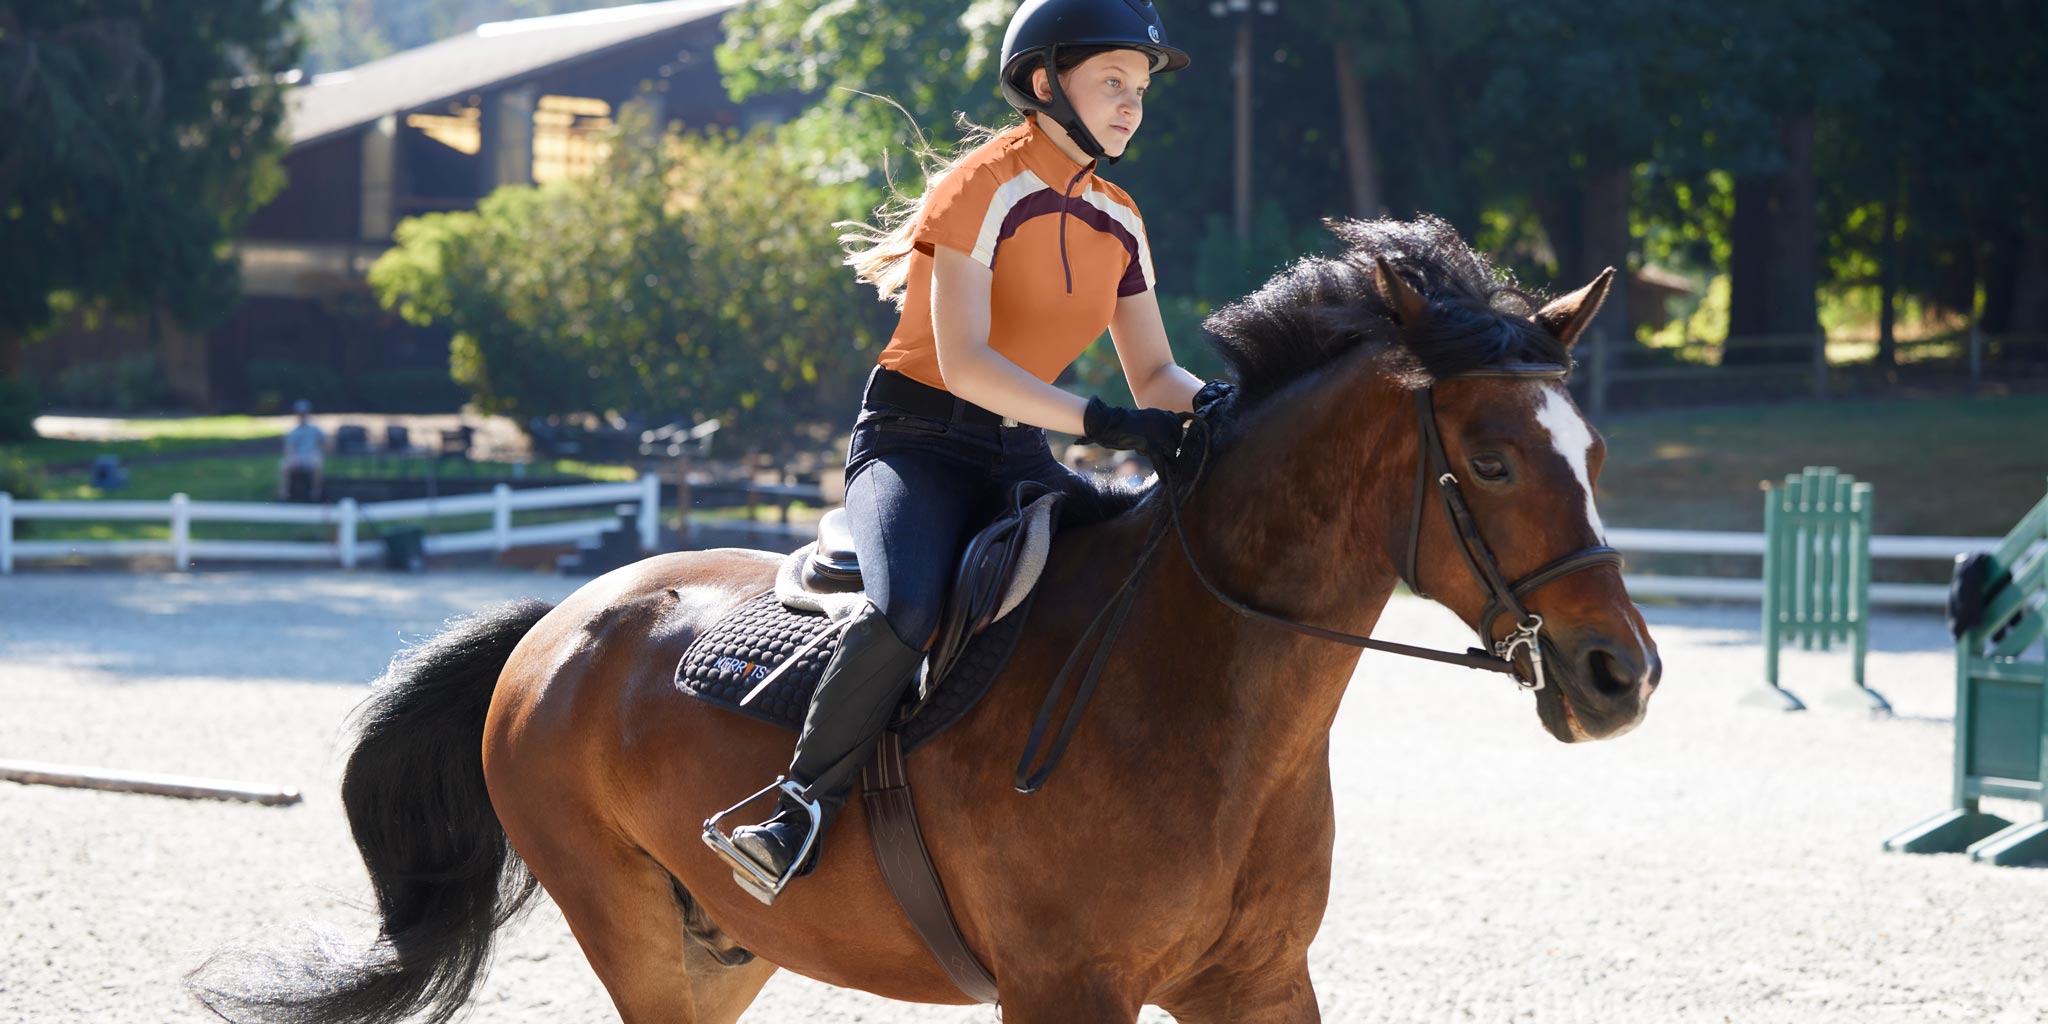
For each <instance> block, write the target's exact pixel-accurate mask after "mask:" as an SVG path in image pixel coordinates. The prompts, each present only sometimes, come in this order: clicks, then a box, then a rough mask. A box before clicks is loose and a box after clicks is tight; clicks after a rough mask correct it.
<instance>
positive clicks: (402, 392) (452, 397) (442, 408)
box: [352, 370, 469, 412]
mask: <svg viewBox="0 0 2048 1024" xmlns="http://www.w3.org/2000/svg"><path fill="white" fill-rule="evenodd" d="M355 393H356V400H355V402H353V403H352V404H353V405H354V406H355V407H356V408H359V409H362V410H364V411H366V412H455V411H456V410H458V409H461V408H462V403H463V401H464V400H466V399H467V398H468V397H469V395H468V394H467V393H466V392H464V391H463V390H462V387H461V385H459V384H456V383H455V381H454V379H453V378H451V377H449V376H448V371H446V370H381V371H378V372H376V373H366V374H363V375H362V376H361V377H359V378H357V379H356V387H355Z"/></svg>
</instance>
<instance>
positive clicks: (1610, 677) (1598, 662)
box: [1586, 648, 1640, 697]
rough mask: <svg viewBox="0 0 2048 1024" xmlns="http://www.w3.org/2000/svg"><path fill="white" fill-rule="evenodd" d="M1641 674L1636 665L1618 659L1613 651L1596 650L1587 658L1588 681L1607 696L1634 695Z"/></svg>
mask: <svg viewBox="0 0 2048 1024" xmlns="http://www.w3.org/2000/svg"><path fill="white" fill-rule="evenodd" d="M1639 674H1640V673H1638V672H1637V670H1636V668H1635V666H1634V665H1631V664H1630V663H1628V662H1627V661H1624V660H1623V659H1621V658H1619V657H1616V656H1615V654H1614V652H1613V651H1609V650H1604V649H1600V648H1595V649H1594V650H1593V651H1592V652H1591V653H1590V654H1588V655H1587V656H1586V679H1587V680H1588V681H1589V682H1591V683H1592V684H1593V688H1594V689H1595V690H1598V691H1599V692H1600V693H1602V694H1604V695H1606V696H1609V697H1620V696H1623V695H1625V694H1630V693H1634V692H1635V690H1636V677H1637V676H1638V675H1639Z"/></svg>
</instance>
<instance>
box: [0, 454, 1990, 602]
mask: <svg viewBox="0 0 2048 1024" xmlns="http://www.w3.org/2000/svg"><path fill="white" fill-rule="evenodd" d="M660 496H661V485H660V483H659V481H658V480H657V479H656V478H655V477H654V476H652V475H645V476H642V477H641V478H640V479H639V480H637V481H634V482H632V483H616V484H577V485H575V486H570V487H549V488H542V489H534V490H525V491H515V490H512V489H511V488H510V487H507V486H506V485H504V484H499V485H498V486H497V488H496V489H494V490H493V491H492V492H491V493H489V494H472V495H464V496H462V497H454V498H415V499H408V500H405V501H380V502H373V503H370V504H364V505H358V504H357V503H356V502H354V501H352V500H349V499H343V500H341V501H339V502H336V503H335V504H332V505H280V504H269V503H263V502H226V501H189V500H187V499H186V497H185V496H184V495H182V494H178V495H173V496H172V497H171V500H169V501H15V500H13V499H12V498H11V497H9V496H8V495H6V494H0V573H5V572H12V571H14V560H15V559H16V558H61V557H66V556H72V555H88V556H91V555H100V556H107V555H113V556H121V555H166V556H169V557H170V559H171V561H172V562H173V563H174V564H176V565H177V566H178V568H180V569H184V568H187V567H189V566H190V565H191V562H192V559H194V558H218V559H223V560H231V561H255V560H266V561H292V562H336V563H339V564H340V565H342V566H344V567H352V566H354V565H356V564H357V563H358V562H360V561H362V560H364V559H366V558H369V559H374V558H378V557H381V556H382V555H383V552H384V542H383V541H381V540H363V539H360V538H359V536H358V534H359V533H360V532H361V530H362V528H363V527H364V526H365V525H366V524H369V525H371V526H372V527H374V525H375V524H377V523H388V522H396V521H404V520H419V519H431V518H434V517H437V516H453V515H470V514H480V513H486V512H488V513H490V514H491V528H490V529H488V530H477V531H473V532H469V533H441V534H432V535H429V536H427V537H426V538H425V548H426V553H427V554H430V555H431V554H448V553H453V552H461V551H505V550H508V549H510V548H514V547H521V546H525V545H535V544H561V543H566V542H570V541H582V540H587V539H595V538H596V537H597V536H598V535H600V534H602V533H604V532H606V531H608V530H616V529H618V528H619V518H618V517H617V516H601V517H596V518H590V519H577V520H573V521H570V522H558V523H541V524H536V525H532V526H514V525H512V513H514V512H515V511H522V510H527V509H543V508H574V507H578V506H585V505H615V504H618V503H619V502H622V501H637V502H638V503H639V505H640V514H639V523H638V525H639V528H640V544H641V547H642V548H645V549H647V550H653V548H654V546H655V543H656V538H657V536H658V531H659V529H660V521H659V514H660V500H661V498H660ZM28 519H45V520H49V519H69V520H99V521H106V520H131V521H133V520H142V521H152V520H154V521H157V522H168V523H169V524H170V532H171V537H170V539H169V540H98V541H90V540H44V541H36V540H17V539H15V537H14V524H15V523H16V522H17V521H22V520H28ZM195 522H239V523H307V524H316V525H330V526H332V527H334V540H333V542H332V543H328V542H318V541H256V540H236V541H229V540H193V539H192V536H191V524H193V523H195ZM755 526H756V528H757V529H760V530H763V531H764V532H766V531H774V532H783V531H787V530H790V529H792V528H789V527H773V526H770V525H768V524H755ZM793 529H794V530H796V531H800V532H802V533H806V534H807V533H808V532H809V531H811V530H812V529H814V527H812V526H810V525H808V524H806V525H802V526H798V527H794V528H793ZM1998 540H1999V539H1998V538H1997V537H1872V538H1871V539H1870V554H1871V558H1872V559H1873V560H1878V559H1908V560H1920V561H1942V562H1946V561H1949V560H1951V559H1953V558H1954V557H1955V556H1956V555H1957V554H1959V553H1961V552H1965V551H1986V550H1990V549H1991V548H1993V547H1996V546H1997V545H1998ZM1607 542H1608V543H1609V544H1611V545H1613V546H1614V547H1616V548H1618V549H1620V550H1621V551H1622V552H1623V553H1625V554H1716V555H1755V556H1759V557H1761V556H1762V555H1763V553H1764V535H1763V534H1761V533H1736V532H1728V531H1718V530H1638V529H1628V528H1615V529H1611V530H1609V531H1607ZM1625 579H1626V581H1627V583H1628V588H1629V592H1630V593H1632V594H1636V595H1640V596H1644V597H1702V598H1714V599H1722V600H1750V601H1755V600H1761V599H1762V597H1763V592H1764V590H1763V581H1762V580H1761V579H1748V578H1740V577H1728V576H1715V577H1707V576H1650V575H1641V574H1630V575H1628V576H1627V577H1625ZM1947 599H1948V588H1947V587H1945V586H1942V585H1939V584H1931V583H1873V584H1871V586H1870V600H1871V603H1872V604H1884V605H1904V606H1909V607H1939V606H1941V605H1942V604H1943V602H1945V601H1946V600H1947Z"/></svg>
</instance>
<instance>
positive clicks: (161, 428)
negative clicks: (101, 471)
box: [0, 416, 284, 467]
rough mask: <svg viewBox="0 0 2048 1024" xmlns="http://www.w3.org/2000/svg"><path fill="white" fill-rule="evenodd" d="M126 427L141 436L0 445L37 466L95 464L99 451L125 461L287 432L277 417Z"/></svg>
mask: <svg viewBox="0 0 2048 1024" xmlns="http://www.w3.org/2000/svg"><path fill="white" fill-rule="evenodd" d="M122 426H123V427H124V428H126V429H127V430H129V431H131V432H133V433H136V434H139V435H142V436H140V437H137V438H135V439H132V440H122V441H75V440H70V439H67V438H57V437H39V438H36V439H34V440H32V441H23V442H21V443H19V444H10V445H0V452H8V453H12V454H14V455H16V456H18V457H20V458H22V459H24V460H26V461H28V462H30V463H31V464H33V465H36V466H42V467H48V466H68V465H78V464H82V463H90V462H91V461H92V460H93V458H94V457H95V456H99V455H118V456H120V457H121V459H122V461H124V462H126V461H129V460H133V459H140V458H148V457H153V456H160V455H181V454H188V453H193V452H203V451H208V450H211V449H215V448H224V447H227V446H229V445H235V444H242V443H245V442H249V441H260V440H263V439H265V438H282V437H284V430H283V429H281V428H279V427H278V426H277V424H276V421H275V420H270V419H262V418H258V417H254V416H194V417H191V418H189V419H185V418H181V419H155V420H123V421H122ZM279 443H280V444H282V443H283V442H282V441H280V442H279Z"/></svg>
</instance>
